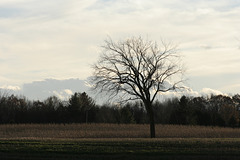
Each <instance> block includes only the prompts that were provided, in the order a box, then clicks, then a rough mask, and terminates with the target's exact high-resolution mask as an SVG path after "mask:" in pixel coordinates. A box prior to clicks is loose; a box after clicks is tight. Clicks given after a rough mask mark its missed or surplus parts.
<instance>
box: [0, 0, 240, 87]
mask: <svg viewBox="0 0 240 160" xmlns="http://www.w3.org/2000/svg"><path fill="white" fill-rule="evenodd" d="M0 8H3V9H4V10H2V11H4V14H1V15H2V16H1V15H0V35H1V36H0V43H1V46H0V57H1V60H0V62H1V63H0V68H1V77H0V86H2V85H5V84H7V85H10V84H13V85H18V86H20V85H22V84H24V83H28V82H32V81H36V80H42V79H46V78H57V79H68V78H81V79H86V78H87V77H88V76H91V67H90V64H92V63H93V62H95V61H96V60H97V57H98V54H99V52H100V51H99V46H101V44H102V43H103V40H104V39H105V38H106V36H107V35H110V36H111V37H112V38H113V39H116V40H118V39H123V38H125V37H129V36H133V35H136V36H138V35H143V36H146V37H148V38H149V39H153V40H160V38H162V37H163V38H165V39H167V40H172V41H173V42H176V43H180V45H179V47H180V49H181V52H182V54H183V55H184V61H185V62H186V66H187V68H188V70H189V71H188V73H187V74H189V75H190V76H191V75H195V76H196V75H198V76H204V75H218V74H226V73H229V72H234V73H236V72H237V69H236V68H240V64H239V60H240V54H239V49H238V47H239V42H238V41H236V40H235V38H236V37H239V36H240V33H239V28H240V19H239V17H240V12H239V9H240V3H239V2H238V1H235V0H211V1H207V0H195V1H192V0H182V1H179V0H172V1H164V0H151V1H148V0H142V1H139V0H132V1H130V0H115V1H105V0H81V1H79V0H68V1H64V0H58V1H55V0H42V1H37V0H31V1H30V0H2V1H1V2H0ZM10 11H11V12H10ZM1 13H2V12H1ZM3 15H4V16H3ZM187 76H188V75H187ZM223 80H224V79H223ZM196 85H197V84H196ZM228 85H230V84H228ZM210 87H211V86H210Z"/></svg>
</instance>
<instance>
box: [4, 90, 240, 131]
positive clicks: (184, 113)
mask: <svg viewBox="0 0 240 160" xmlns="http://www.w3.org/2000/svg"><path fill="white" fill-rule="evenodd" d="M239 109H240V96H239V95H235V96H233V97H228V96H222V95H218V96H212V97H210V98H203V97H186V96H182V97H181V98H180V99H178V98H172V99H168V100H166V101H164V102H159V101H156V102H154V103H153V112H154V113H155V114H154V119H155V122H156V123H158V124H159V123H161V124H181V125H211V126H225V127H239V125H240V123H239V118H240V116H239V115H240V111H239ZM0 123H1V124H7V123H117V124H120V123H137V124H146V123H149V118H148V115H147V111H146V109H145V107H144V104H143V103H142V102H141V101H135V102H132V103H126V104H124V105H122V106H120V105H110V104H104V105H101V106H99V105H96V104H95V102H94V100H93V99H92V98H91V97H89V96H88V95H87V94H86V93H75V94H73V95H72V96H71V97H70V99H69V100H68V101H61V100H60V99H58V98H57V97H54V96H53V97H49V98H47V99H46V100H44V101H30V100H27V99H26V98H24V97H17V96H14V95H10V96H1V97H0Z"/></svg>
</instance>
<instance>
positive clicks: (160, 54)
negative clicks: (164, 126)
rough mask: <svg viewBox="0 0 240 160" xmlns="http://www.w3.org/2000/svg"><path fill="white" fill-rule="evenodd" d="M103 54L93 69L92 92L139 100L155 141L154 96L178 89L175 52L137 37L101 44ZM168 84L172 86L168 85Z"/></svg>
mask: <svg viewBox="0 0 240 160" xmlns="http://www.w3.org/2000/svg"><path fill="white" fill-rule="evenodd" d="M103 49H104V50H103V53H102V55H101V57H100V59H99V61H98V62H97V63H96V64H95V65H94V71H95V72H94V75H93V83H94V88H95V89H98V90H99V91H100V92H105V93H109V94H111V96H115V95H118V94H119V93H121V94H122V97H123V98H124V99H125V100H136V99H140V100H142V102H143V104H144V106H145V109H146V111H147V113H148V116H149V121H150V135H151V138H154V137H155V121H154V113H153V105H152V104H153V102H154V100H155V99H156V96H157V94H158V93H161V92H167V91H170V90H175V89H176V88H178V87H179V84H180V83H181V82H182V79H181V78H180V79H179V76H180V75H182V73H183V68H182V65H181V63H180V56H179V54H178V52H177V48H176V47H175V46H172V45H171V44H170V43H165V42H163V41H162V43H161V46H158V45H157V43H155V42H152V41H144V40H143V39H142V38H141V37H139V38H135V37H133V38H131V39H127V40H126V41H119V42H113V41H112V40H111V39H108V40H106V41H105V45H104V46H103ZM170 80H172V82H170Z"/></svg>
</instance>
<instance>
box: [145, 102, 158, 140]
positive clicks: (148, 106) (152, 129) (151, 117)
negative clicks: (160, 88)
mask: <svg viewBox="0 0 240 160" xmlns="http://www.w3.org/2000/svg"><path fill="white" fill-rule="evenodd" d="M145 107H146V110H147V113H148V117H149V122H150V136H151V138H155V137H156V134H155V120H154V113H153V108H152V105H151V103H145Z"/></svg>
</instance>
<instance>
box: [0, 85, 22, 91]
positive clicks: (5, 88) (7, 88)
mask: <svg viewBox="0 0 240 160" xmlns="http://www.w3.org/2000/svg"><path fill="white" fill-rule="evenodd" d="M0 89H3V90H10V91H20V90H21V88H20V87H19V86H8V85H4V86H1V87H0Z"/></svg>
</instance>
